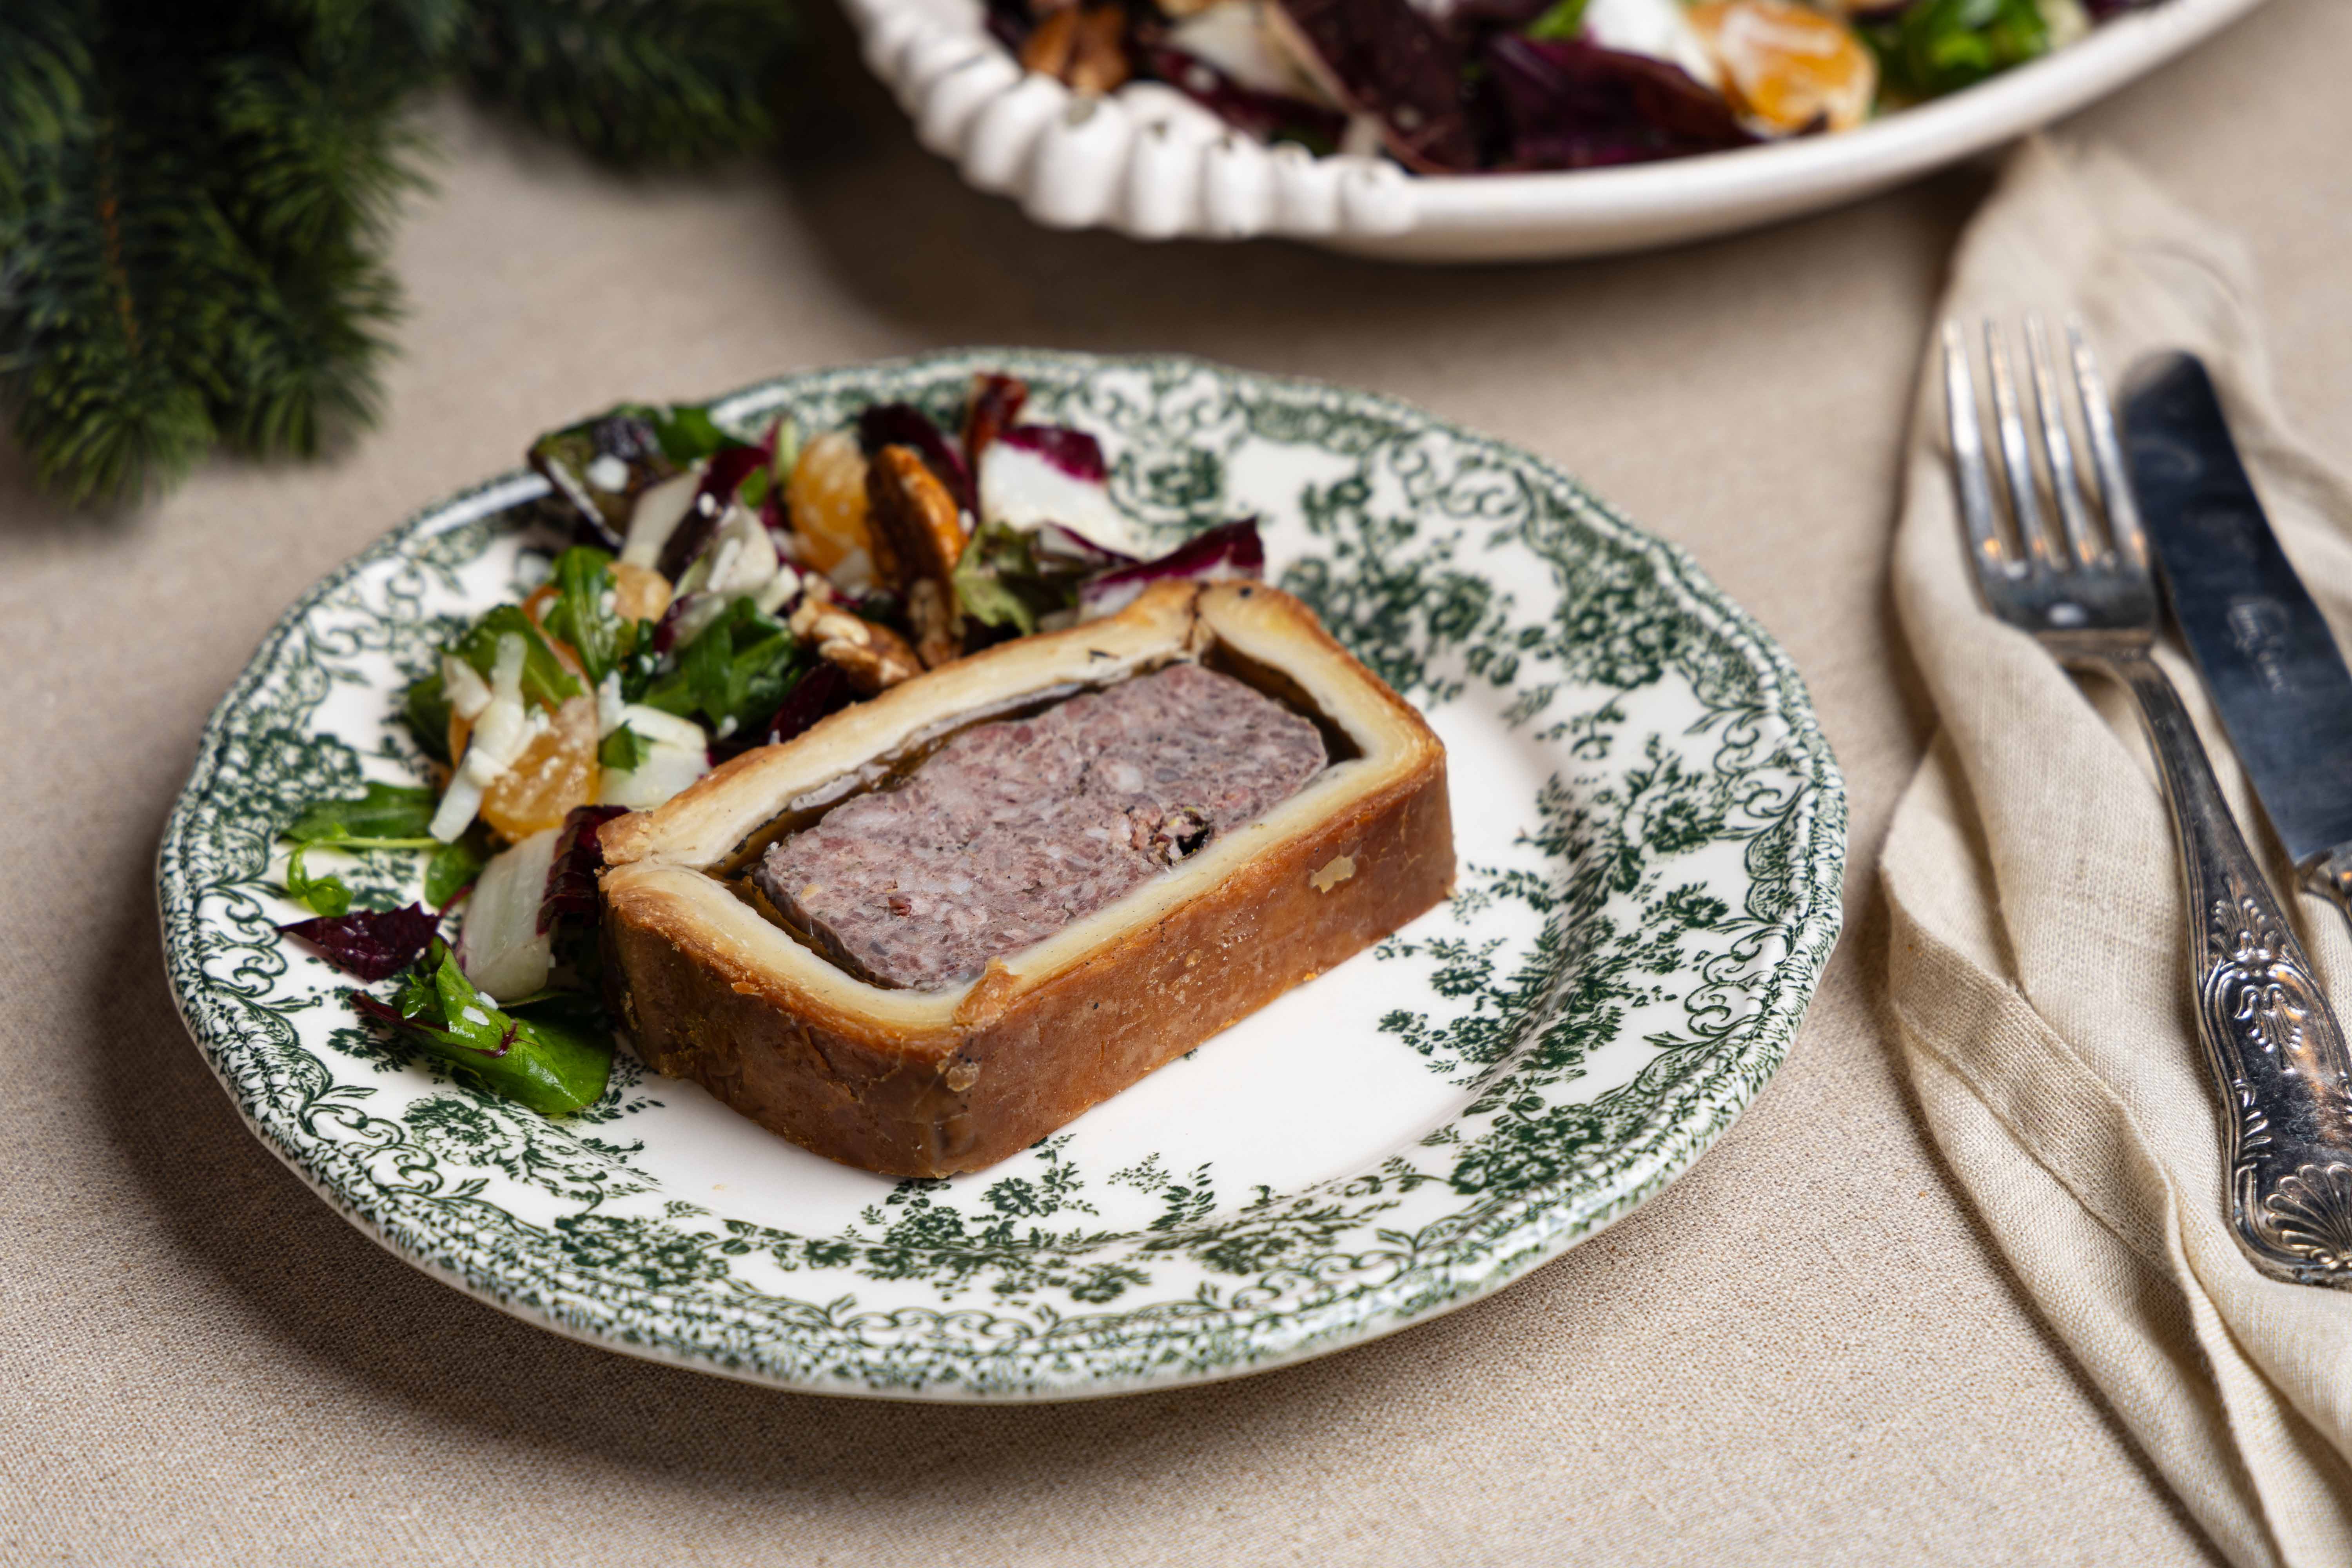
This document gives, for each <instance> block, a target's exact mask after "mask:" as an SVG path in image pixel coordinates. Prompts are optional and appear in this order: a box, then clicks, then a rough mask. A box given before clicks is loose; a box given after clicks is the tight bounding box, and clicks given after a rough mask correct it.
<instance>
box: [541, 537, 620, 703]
mask: <svg viewBox="0 0 2352 1568" xmlns="http://www.w3.org/2000/svg"><path fill="white" fill-rule="evenodd" d="M551 581H552V582H553V583H554V584H555V602H554V603H553V604H552V605H549V606H548V610H547V623H546V624H547V631H548V635H549V636H551V637H556V638H558V639H560V640H562V642H564V643H567V644H569V645H570V646H571V648H572V652H573V653H575V654H577V655H579V656H580V667H581V668H583V669H584V670H586V671H587V672H588V683H589V684H590V685H591V686H601V685H603V684H604V677H606V676H607V675H610V674H611V673H612V672H613V671H614V670H615V669H618V668H621V667H622V666H623V665H624V664H625V663H626V662H627V660H628V658H629V656H630V655H631V654H632V653H634V652H635V651H636V647H637V643H638V640H639V635H640V629H641V628H642V626H644V623H643V622H640V621H626V620H624V619H622V618H621V616H620V613H619V612H618V611H617V610H615V609H614V604H613V599H614V593H615V591H616V588H617V584H616V582H615V580H614V576H613V557H612V556H611V555H610V554H609V553H607V552H604V551H602V550H598V549H595V548H594V547H593V546H591V545H585V544H577V545H574V546H572V548H571V549H569V550H567V551H565V552H563V553H562V554H561V555H559V556H557V557H556V558H555V569H554V574H553V576H552V578H551Z"/></svg>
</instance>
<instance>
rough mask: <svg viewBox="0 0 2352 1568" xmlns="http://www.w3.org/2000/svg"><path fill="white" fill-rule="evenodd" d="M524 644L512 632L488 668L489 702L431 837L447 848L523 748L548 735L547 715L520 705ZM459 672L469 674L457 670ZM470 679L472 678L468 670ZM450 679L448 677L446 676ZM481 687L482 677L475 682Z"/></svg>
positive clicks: (451, 780)
mask: <svg viewBox="0 0 2352 1568" xmlns="http://www.w3.org/2000/svg"><path fill="white" fill-rule="evenodd" d="M523 654H524V650H523V643H522V638H521V637H520V636H518V635H516V634H515V633H512V632H509V633H508V634H507V635H506V636H504V637H500V638H499V649H498V653H497V655H496V657H495V658H493V659H492V661H491V665H490V682H489V686H488V691H489V697H490V700H489V701H488V702H487V703H485V704H484V705H483V706H482V707H480V708H478V709H477V710H475V714H474V718H473V724H474V732H473V733H472V734H471V735H469V736H467V740H466V754H465V755H464V756H463V757H461V758H459V759H458V761H457V769H456V771H455V772H454V773H452V774H451V775H450V778H449V787H448V789H446V791H444V792H443V793H442V795H441V804H440V805H438V806H436V807H435V808H434V812H433V822H432V825H431V829H430V830H431V832H432V834H433V837H436V838H438V839H440V840H441V841H442V842H443V843H445V844H446V843H448V842H450V841H451V840H454V839H455V838H457V836H458V835H459V834H461V833H463V832H465V831H466V825H467V823H469V822H471V821H473V820H474V814H475V813H476V812H478V811H479V810H480V809H481V808H482V792H483V791H485V790H487V789H488V788H489V787H490V785H492V784H496V783H497V782H498V779H499V774H500V773H505V772H506V771H507V768H508V766H509V764H511V763H513V762H514V760H515V759H516V758H517V757H519V756H520V755H522V752H523V748H524V747H526V746H528V745H530V742H532V741H533V740H535V739H537V738H538V737H539V736H540V735H541V734H542V733H544V732H545V731H546V730H547V728H548V722H547V715H546V714H544V713H535V712H530V711H528V710H526V709H525V708H524V706H523V700H522V666H523ZM458 668H466V667H465V666H463V665H459V666H458ZM473 673H474V672H473V671H472V670H471V669H469V668H467V674H469V675H471V674H473ZM445 676H446V672H445ZM475 680H476V683H477V684H479V682H480V677H479V676H475Z"/></svg>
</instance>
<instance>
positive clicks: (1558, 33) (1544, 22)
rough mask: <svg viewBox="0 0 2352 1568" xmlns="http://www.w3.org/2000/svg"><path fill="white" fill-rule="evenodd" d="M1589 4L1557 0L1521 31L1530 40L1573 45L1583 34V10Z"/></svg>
mask: <svg viewBox="0 0 2352 1568" xmlns="http://www.w3.org/2000/svg"><path fill="white" fill-rule="evenodd" d="M1590 4H1591V0H1558V3H1557V4H1555V5H1552V6H1551V7H1550V9H1549V10H1547V11H1545V12H1544V13H1543V14H1542V15H1541V16H1538V17H1537V18H1536V19H1535V20H1534V21H1532V22H1529V23H1528V25H1527V26H1526V27H1525V28H1524V29H1522V30H1523V31H1524V32H1525V33H1526V34H1527V36H1528V37H1530V38H1540V39H1544V40H1546V41H1548V42H1552V43H1562V44H1567V43H1573V42H1575V41H1576V40H1577V39H1578V38H1580V37H1582V36H1583V34H1584V8H1585V6H1587V5H1590Z"/></svg>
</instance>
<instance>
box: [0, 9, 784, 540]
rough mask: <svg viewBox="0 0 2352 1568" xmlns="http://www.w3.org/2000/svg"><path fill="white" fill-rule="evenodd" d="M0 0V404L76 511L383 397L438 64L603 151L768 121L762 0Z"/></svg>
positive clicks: (711, 135) (342, 422) (669, 146)
mask: <svg viewBox="0 0 2352 1568" xmlns="http://www.w3.org/2000/svg"><path fill="white" fill-rule="evenodd" d="M190 9H191V8H189V7H186V6H185V5H183V4H181V3H180V0H5V3H0V405H5V409H6V411H7V414H8V416H9V418H10V420H11V423H12V425H13V427H14V430H15V433H16V438H17V439H18V440H19V441H20V442H22V443H23V444H24V446H25V447H26V449H27V450H28V451H29V453H30V454H31V456H32V458H33V467H34V471H35V473H36V474H37V476H38V478H39V479H40V480H41V482H42V483H43V484H44V485H45V486H47V487H48V488H49V489H52V490H54V491H55V492H56V493H58V494H59V495H61V496H63V497H65V498H66V499H68V500H71V501H73V502H75V503H76V504H97V503H105V502H110V501H114V500H122V499H127V498H131V497H134V496H137V495H139V494H141V493H144V492H150V491H152V490H155V489H162V488H166V487H168V486H170V485H172V484H174V483H176V482H178V480H179V479H181V478H183V477H184V475H185V474H186V473H187V471H188V470H189V469H190V468H192V467H193V466H194V464H195V463H196V462H197V461H199V460H201V459H202V458H203V457H204V456H205V453H206V452H208V451H209V450H211V449H212V448H213V447H215V446H226V447H230V448H232V449H235V450H238V451H241V452H245V453H248V454H253V455H258V456H277V455H297V456H308V455H310V454H312V453H316V452H318V451H320V450H322V449H324V448H325V447H328V446H330V445H331V444H332V443H333V442H334V441H335V440H336V439H337V438H338V437H341V435H343V434H345V433H347V432H350V431H353V430H357V429H360V428H363V427H364V426H367V425H369V424H370V423H372V422H373V419H374V417H375V416H376V412H377V408H378V405H379V402H380V399H381V388H380V382H379V379H378V377H379V372H380V369H381V366H382V363H383V359H384V356H385V355H386V354H387V353H390V352H391V343H390V338H389V329H390V328H391V326H392V324H393V323H394V321H396V320H397V317H398V315H399V310H400V298H399V291H398V289H397V286H396V284H395V282H394V279H393V278H392V276H391V273H390V271H389V270H388V268H387V267H386V265H385V259H384V258H385V253H386V251H387V248H388V247H389V244H390V233H391V220H392V218H393V216H394V213H395V212H396V211H397V208H398V205H399V203H400V201H401V200H402V198H403V197H404V195H407V194H408V193H410V192H411V191H413V190H415V189H416V188H418V187H419V186H421V185H422V184H423V181H422V179H421V176H420V175H419V174H418V172H417V170H418V165H419V163H421V162H422V161H423V159H424V157H425V151H426V150H425V148H424V146H423V145H422V143H421V142H420V141H419V140H418V139H417V137H416V136H415V132H414V131H413V130H412V129H411V128H410V126H409V124H408V122H407V121H404V118H403V116H404V109H405V106H406V105H408V104H409V103H410V102H412V101H413V100H414V99H415V95H416V93H417V92H418V91H419V90H420V89H423V88H425V87H426V86H429V85H430V84H432V83H434V82H436V81H438V80H442V79H446V78H448V77H449V76H450V75H451V74H453V73H455V74H457V75H460V76H462V77H463V78H464V79H467V81H469V82H470V83H472V84H473V85H474V86H475V87H476V88H477V89H478V90H480V91H483V92H485V93H487V94H491V95H495V96H499V97H504V98H507V99H509V100H512V101H513V102H514V103H515V105H516V106H517V107H518V108H519V109H520V110H521V112H522V113H523V114H524V115H525V116H526V117H527V118H529V119H530V120H531V121H534V122H535V123H538V124H540V125H541V126H543V127H546V128H548V129H550V130H552V131H555V132H558V133H560V134H563V135H566V136H569V137H571V138H572V139H573V140H575V141H577V142H581V143H582V144H583V146H585V147H587V148H588V149H589V150H590V151H591V152H593V153H595V154H597V155H598V156H600V157H603V158H605V159H608V160H611V161H614V162H619V163H651V164H661V165H676V164H679V163H688V162H692V161H696V160H698V159H703V158H707V157H710V156H714V155H718V154H721V153H730V152H734V151H738V150H740V149H742V148H745V147H749V146H753V145H757V144H759V143H760V142H764V141H766V140H768V139H770V138H772V135H773V133H774V129H773V120H772V113H771V110H770V104H771V103H772V100H774V98H775V96H776V94H777V92H778V89H779V86H780V82H781V79H782V72H783V70H784V68H786V66H787V64H788V62H789V51H790V47H791V40H792V37H793V28H792V16H791V13H790V10H789V8H788V5H787V4H786V0H225V3H223V4H217V5H209V6H205V7H203V8H202V14H201V15H197V16H191V15H190V14H189V12H190Z"/></svg>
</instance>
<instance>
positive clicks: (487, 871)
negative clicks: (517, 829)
mask: <svg viewBox="0 0 2352 1568" xmlns="http://www.w3.org/2000/svg"><path fill="white" fill-rule="evenodd" d="M561 833H562V829H561V828H555V827H550V828H544V829H542V830H541V831H540V832H537V833H534V834H532V835H531V836H530V837H528V838H526V839H524V840H523V841H522V842H521V843H520V844H517V845H516V846H515V847H512V848H511V849H509V850H506V851H505V852H504V853H502V854H500V855H498V856H496V857H494V858H492V859H491V861H490V863H489V864H488V865H487V866H485V867H483V868H482V874H481V876H480V877H479V878H478V879H476V881H475V883H474V892H473V896H472V897H471V898H469V899H468V900H466V927H465V931H464V933H463V935H462V936H461V937H460V938H459V939H458V944H457V967H458V968H460V969H462V970H464V971H465V972H466V978H467V979H468V980H470V981H472V982H473V983H474V984H476V985H478V986H480V987H481V988H482V990H484V991H485V992H487V993H488V994H489V996H490V999H491V1000H492V1001H496V1002H509V1001H512V1000H513V999H514V998H515V997H517V996H528V995H530V994H531V993H532V992H534V991H537V990H540V989H541V988H542V987H544V986H545V985H546V984H547V972H548V970H549V968H550V967H551V965H552V963H553V962H554V943H553V941H552V939H551V936H550V934H549V933H548V932H545V931H541V930H540V929H539V906H540V903H541V900H543V899H544V898H545V897H546V895H547V872H548V868H550V867H551V866H552V865H553V864H554V863H555V840H556V838H557V837H558V836H559V835H560V834H561ZM483 1022H485V1023H487V1022H488V1020H487V1019H485V1020H483Z"/></svg>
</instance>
